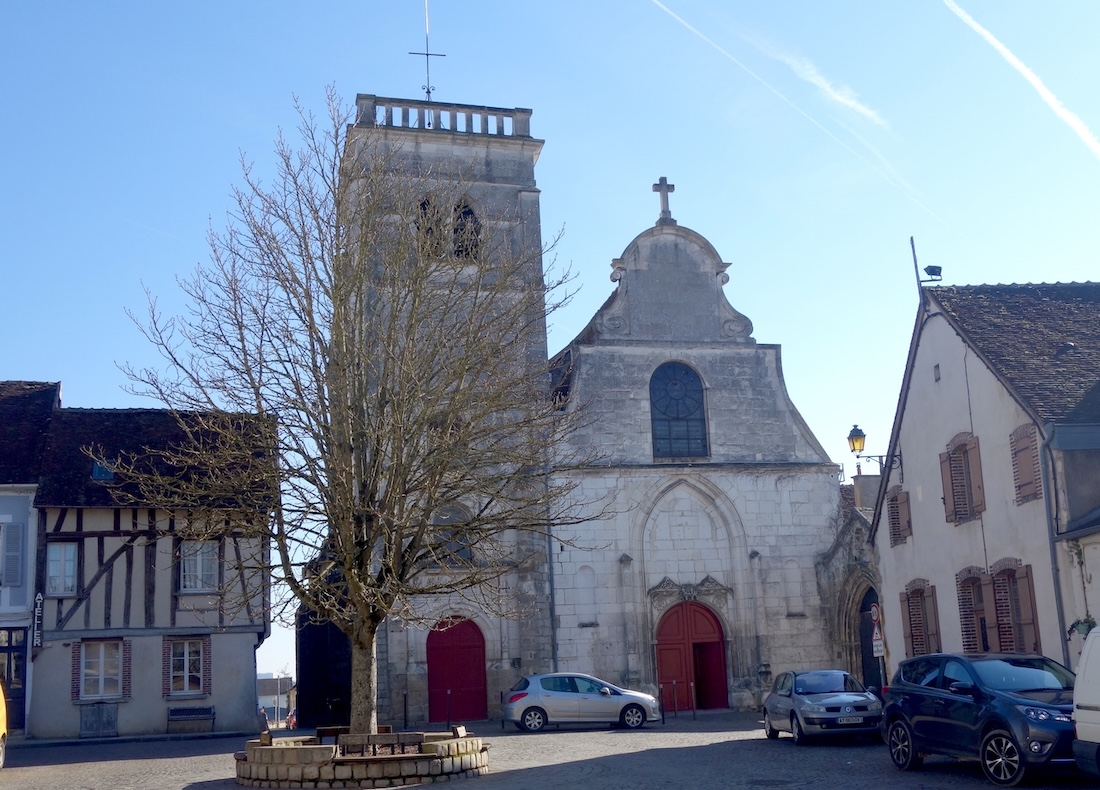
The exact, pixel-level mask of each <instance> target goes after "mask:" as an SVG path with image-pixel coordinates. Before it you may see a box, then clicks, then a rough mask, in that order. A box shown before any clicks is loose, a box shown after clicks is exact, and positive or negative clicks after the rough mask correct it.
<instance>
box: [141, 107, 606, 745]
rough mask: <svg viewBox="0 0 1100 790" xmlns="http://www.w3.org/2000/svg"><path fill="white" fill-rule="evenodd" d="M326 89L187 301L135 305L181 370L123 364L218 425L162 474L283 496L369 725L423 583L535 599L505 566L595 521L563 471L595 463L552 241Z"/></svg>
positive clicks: (155, 391)
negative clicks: (383, 134) (384, 135)
mask: <svg viewBox="0 0 1100 790" xmlns="http://www.w3.org/2000/svg"><path fill="white" fill-rule="evenodd" d="M328 99H329V101H328V115H327V118H325V119H324V121H323V122H318V121H317V120H316V119H315V118H314V117H313V116H312V115H311V114H310V113H308V112H307V111H305V110H304V109H303V108H302V107H301V105H300V104H296V109H297V110H298V116H299V119H300V126H299V129H298V132H299V134H300V144H299V145H297V146H295V145H292V144H291V143H289V142H287V140H286V139H285V138H284V137H283V136H282V135H280V136H279V138H278V140H277V142H276V149H275V151H276V157H277V168H276V173H275V175H274V177H273V179H271V180H270V183H265V182H264V181H263V180H262V179H261V178H259V177H257V176H256V175H255V174H254V171H253V169H252V168H251V166H250V165H248V164H247V163H245V164H244V165H243V184H242V186H240V187H239V188H237V189H236V190H235V191H234V198H235V200H234V203H235V207H234V211H233V212H232V213H231V214H230V216H229V217H228V220H227V223H226V227H225V229H224V230H215V231H212V232H211V234H210V249H211V261H210V263H209V264H208V265H203V266H200V267H199V268H198V269H197V270H196V272H195V273H194V275H193V276H192V277H190V278H189V279H186V280H182V281H181V282H180V286H181V288H182V290H183V292H184V293H185V295H186V297H187V298H188V304H189V306H188V310H187V312H186V314H185V315H182V316H176V317H166V316H164V315H163V314H162V313H161V312H160V310H159V309H158V307H157V304H156V300H155V298H154V297H152V296H151V295H150V298H149V311H148V315H147V316H146V317H145V318H142V319H141V320H138V319H135V320H137V322H138V324H139V326H140V327H141V328H142V331H143V332H144V334H145V335H146V337H147V338H148V339H149V340H150V341H151V342H152V343H153V344H154V346H155V347H156V348H157V349H158V350H159V352H160V353H161V354H162V356H163V358H164V360H165V361H166V363H167V364H166V365H165V367H164V369H163V370H153V369H133V368H127V369H126V372H127V373H128V375H129V376H130V378H131V381H132V387H133V389H134V390H135V391H138V392H142V393H144V394H148V395H151V396H153V397H155V398H157V399H158V400H160V401H161V402H163V403H164V404H166V405H167V406H168V407H170V408H172V409H174V410H176V412H177V413H179V414H180V415H181V416H182V415H204V417H203V419H202V420H201V425H197V426H196V427H195V428H194V430H193V433H194V436H195V437H197V438H201V441H196V442H193V443H191V444H189V445H188V446H186V447H180V448H176V449H175V450H174V451H173V452H175V453H178V457H175V458H171V459H167V461H168V462H166V463H165V464H163V466H164V467H165V468H179V467H180V466H184V467H185V466H187V465H188V464H190V463H193V462H196V461H198V460H200V459H201V460H203V463H202V466H203V467H205V468H210V467H211V466H214V467H215V468H217V469H219V470H221V474H220V475H219V476H217V480H216V485H217V486H218V487H219V490H218V491H217V492H216V493H217V497H215V499H217V498H219V497H221V498H224V496H225V495H226V492H231V491H233V490H234V489H235V488H236V487H238V486H239V487H241V488H242V490H249V491H251V490H260V491H263V490H269V489H270V490H278V492H279V494H280V496H279V498H278V501H276V502H275V503H274V504H273V508H272V512H273V515H272V518H271V519H270V521H269V523H267V524H266V525H265V529H266V530H268V531H269V533H270V537H271V539H272V545H273V554H272V556H273V562H272V569H271V571H272V574H273V579H274V581H275V582H276V589H283V590H286V591H289V596H288V597H287V598H286V599H284V601H283V604H284V606H285V605H286V604H287V603H288V602H301V604H304V605H305V606H306V607H308V608H309V609H310V610H312V611H313V612H315V613H316V617H317V618H319V619H321V620H328V621H331V622H332V623H334V624H336V625H337V626H338V627H339V628H340V629H341V630H342V631H343V632H344V633H346V634H347V635H348V637H349V638H350V641H351V649H352V689H351V691H352V699H351V725H352V727H353V728H354V729H355V730H356V731H360V732H364V731H373V730H374V729H375V727H376V722H377V714H376V708H375V706H376V689H377V669H376V660H375V644H376V635H377V633H378V629H379V627H380V626H381V624H382V623H383V622H384V620H385V619H386V618H387V617H391V616H396V617H399V618H401V619H402V620H405V621H410V622H429V621H430V618H431V616H432V615H431V614H430V612H431V611H434V609H433V608H432V607H430V606H425V602H426V601H428V600H429V599H428V598H427V596H444V597H446V598H450V599H453V598H455V597H465V598H467V599H470V600H474V601H476V602H477V604H478V605H479V606H481V607H482V608H483V609H484V610H485V611H487V612H490V613H494V614H499V615H502V616H509V615H518V614H522V611H521V610H522V607H523V603H524V598H523V596H522V595H519V596H517V595H516V594H515V591H514V590H513V591H510V592H509V593H505V592H504V590H503V585H502V583H501V581H500V580H501V579H502V578H503V577H505V576H507V575H508V574H509V573H512V572H514V571H516V570H517V569H522V568H523V567H524V566H525V565H526V564H528V563H541V562H545V560H546V557H545V546H546V541H545V539H532V538H531V536H535V537H537V538H544V537H545V535H547V534H548V532H547V531H548V530H549V528H550V525H554V524H563V523H568V524H575V523H578V521H579V520H581V516H580V515H578V514H579V510H578V509H577V506H576V504H575V502H574V497H573V496H572V495H571V491H572V484H571V483H569V482H568V479H569V478H568V476H563V475H561V474H560V473H561V472H562V471H565V470H568V469H569V468H575V467H579V466H583V465H586V464H587V463H588V462H589V461H590V460H591V459H590V458H584V457H576V456H570V455H568V454H567V453H566V452H565V451H564V450H563V449H562V448H564V447H565V446H566V445H565V444H563V443H562V442H561V439H562V438H563V437H564V436H565V435H567V434H569V433H570V432H571V431H573V430H575V428H576V427H577V426H578V424H579V421H580V420H581V419H582V416H581V415H582V413H583V412H582V410H578V409H575V408H570V409H569V410H564V409H562V408H561V404H560V403H558V402H557V401H556V400H555V398H554V396H553V393H552V390H551V387H550V379H549V372H548V362H547V359H546V354H545V331H546V319H547V315H548V314H549V313H551V312H553V311H554V310H556V309H557V308H558V307H560V306H561V304H562V303H563V302H564V300H565V299H566V298H567V295H566V294H565V291H566V282H567V280H568V276H567V275H563V276H560V277H556V278H555V279H554V280H553V281H552V282H549V283H548V282H546V278H545V277H544V273H543V265H542V255H543V252H544V250H533V251H532V250H527V249H524V245H522V244H517V243H516V241H515V239H514V238H512V237H511V236H509V234H508V233H498V232H496V231H494V230H493V229H489V228H485V227H482V226H480V225H479V223H478V221H477V219H476V217H475V216H473V215H472V214H471V212H469V211H468V210H466V205H467V204H466V202H465V196H466V194H467V185H466V184H465V183H464V182H463V179H462V177H461V176H460V175H458V176H456V175H455V173H454V172H452V173H450V174H441V173H430V172H419V173H416V174H411V173H410V172H409V171H408V170H407V168H402V167H399V166H397V162H396V159H395V158H396V157H399V156H401V152H400V151H399V150H396V149H394V148H392V147H387V146H384V145H379V144H377V141H376V140H375V139H374V138H373V137H372V131H371V130H370V129H369V128H366V127H365V125H359V126H356V125H355V124H354V123H351V124H349V122H350V121H354V118H353V117H352V116H351V115H350V114H349V113H348V112H347V111H346V110H344V109H343V108H342V105H341V103H340V101H339V100H338V99H337V98H336V97H335V96H334V94H333V93H332V91H331V90H330V91H329V96H328ZM242 414H247V415H255V417H254V418H252V419H251V420H250V421H249V423H248V424H249V425H250V426H251V429H252V430H264V431H266V434H265V436H264V442H263V443H264V444H265V446H266V447H268V448H271V450H272V452H270V453H269V454H266V455H264V456H263V457H262V458H260V459H257V457H256V456H255V452H254V450H255V446H256V441H255V440H256V437H255V436H254V435H250V436H248V437H247V440H239V439H238V436H239V431H238V429H239V427H240V419H239V418H238V417H237V416H236V415H242ZM191 419H194V417H193V416H192V417H191ZM249 433H251V431H250V432H249ZM208 450H210V451H212V452H214V453H216V454H217V455H216V458H215V459H211V458H207V457H204V453H206V452H207V451H208ZM234 453H239V454H240V455H241V458H240V459H235V458H234V457H233V456H234ZM551 456H553V457H551ZM552 472H553V473H552ZM259 475H262V476H266V478H267V479H264V480H257V479H256V478H257V476H259ZM185 477H186V476H183V478H181V476H180V475H164V476H148V475H147V476H146V479H145V484H146V485H147V487H150V488H152V489H158V488H159V489H163V490H162V491H160V494H159V495H160V497H161V501H168V502H171V501H177V500H178V501H179V503H180V504H181V505H184V504H185V503H186V502H188V501H193V500H195V498H196V493H197V492H196V491H194V490H182V488H184V487H186V486H190V485H193V483H192V482H186V481H185V482H181V479H184V478H185ZM208 477H209V476H203V477H202V478H199V479H200V480H206V479H208ZM173 490H176V491H177V495H175V496H174V495H173V494H172V493H171V492H172V491H173ZM156 495H157V494H155V493H153V492H151V491H150V492H147V493H146V494H145V496H156ZM587 518H591V510H589V513H588V515H587ZM525 535H526V536H528V537H526V538H525V537H524V536H525Z"/></svg>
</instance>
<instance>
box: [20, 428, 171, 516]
mask: <svg viewBox="0 0 1100 790" xmlns="http://www.w3.org/2000/svg"><path fill="white" fill-rule="evenodd" d="M180 438H181V432H180V427H179V423H178V422H177V420H176V417H175V416H174V415H173V414H172V412H170V411H167V410H165V409H59V410H58V411H57V412H56V413H55V414H54V417H53V419H52V420H51V422H50V430H49V436H48V437H47V440H46V444H45V447H44V449H43V452H42V463H41V476H42V479H41V483H40V484H39V486H38V491H37V493H36V494H35V499H34V504H35V507H114V505H115V501H114V499H113V498H112V496H111V489H110V488H109V487H108V485H106V484H105V483H104V482H103V481H100V480H93V479H92V463H93V462H92V459H91V458H90V457H89V456H88V454H87V453H86V452H85V450H84V448H88V447H94V448H102V451H103V455H104V457H106V458H115V457H117V456H118V455H119V454H120V453H139V454H140V453H141V452H142V451H143V450H144V448H146V447H167V446H168V445H169V444H170V443H172V442H178V441H179V440H180Z"/></svg>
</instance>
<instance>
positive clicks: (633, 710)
mask: <svg viewBox="0 0 1100 790" xmlns="http://www.w3.org/2000/svg"><path fill="white" fill-rule="evenodd" d="M619 723H620V724H622V725H623V726H624V727H626V728H627V729H628V730H636V729H638V728H639V727H641V726H642V725H643V724H645V711H644V710H642V707H641V706H640V705H627V706H626V707H625V708H623V712H622V713H620V714H619Z"/></svg>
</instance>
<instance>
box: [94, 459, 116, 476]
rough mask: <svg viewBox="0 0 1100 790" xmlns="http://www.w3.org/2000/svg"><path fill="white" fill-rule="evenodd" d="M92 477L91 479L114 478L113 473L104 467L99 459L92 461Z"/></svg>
mask: <svg viewBox="0 0 1100 790" xmlns="http://www.w3.org/2000/svg"><path fill="white" fill-rule="evenodd" d="M92 479H93V480H114V479H115V473H114V472H112V471H111V470H110V469H108V468H107V467H105V466H104V465H103V464H101V463H100V462H99V461H92Z"/></svg>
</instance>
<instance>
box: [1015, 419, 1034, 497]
mask: <svg viewBox="0 0 1100 790" xmlns="http://www.w3.org/2000/svg"><path fill="white" fill-rule="evenodd" d="M1011 441H1012V482H1013V484H1014V485H1015V486H1016V504H1017V505H1019V504H1023V503H1024V502H1027V501H1028V500H1030V499H1033V498H1034V497H1035V494H1036V490H1035V433H1034V431H1033V430H1032V428H1031V426H1030V425H1025V426H1022V427H1020V428H1017V429H1016V430H1015V431H1013V433H1012V437H1011Z"/></svg>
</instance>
